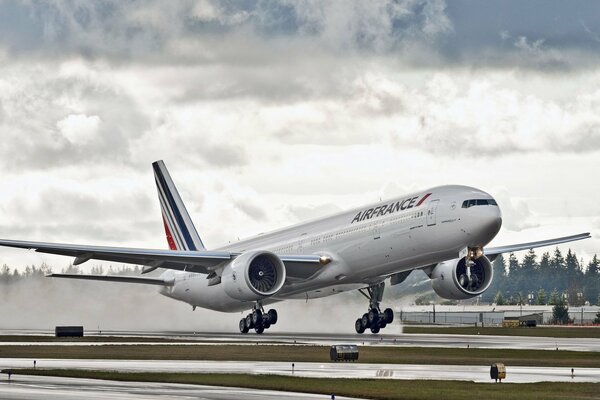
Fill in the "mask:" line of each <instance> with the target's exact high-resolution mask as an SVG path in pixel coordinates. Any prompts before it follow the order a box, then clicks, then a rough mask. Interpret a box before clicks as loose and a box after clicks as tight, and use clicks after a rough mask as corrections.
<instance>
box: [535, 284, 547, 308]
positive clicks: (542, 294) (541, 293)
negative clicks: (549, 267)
mask: <svg viewBox="0 0 600 400" xmlns="http://www.w3.org/2000/svg"><path fill="white" fill-rule="evenodd" d="M546 297H547V296H546V290H544V288H540V289H539V290H538V291H537V304H539V305H541V306H543V305H546Z"/></svg>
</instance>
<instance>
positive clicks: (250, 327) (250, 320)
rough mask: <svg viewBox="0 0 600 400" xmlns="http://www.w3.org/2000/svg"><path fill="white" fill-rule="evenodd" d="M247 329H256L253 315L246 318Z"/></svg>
mask: <svg viewBox="0 0 600 400" xmlns="http://www.w3.org/2000/svg"><path fill="white" fill-rule="evenodd" d="M246 327H247V328H248V330H250V329H252V328H254V322H253V321H252V314H248V315H247V316H246Z"/></svg>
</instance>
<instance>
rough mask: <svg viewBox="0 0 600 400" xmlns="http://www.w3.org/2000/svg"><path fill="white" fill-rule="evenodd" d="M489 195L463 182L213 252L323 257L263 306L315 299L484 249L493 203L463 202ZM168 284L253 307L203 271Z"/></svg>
mask: <svg viewBox="0 0 600 400" xmlns="http://www.w3.org/2000/svg"><path fill="white" fill-rule="evenodd" d="M472 199H479V200H487V199H489V200H493V198H492V197H491V196H490V195H489V194H487V193H485V192H483V191H481V190H479V189H475V188H472V187H467V186H440V187H435V188H431V189H428V190H425V191H421V192H417V193H412V194H408V195H405V196H401V197H398V198H395V199H391V200H387V201H382V202H379V203H376V204H371V205H367V206H364V207H360V208H357V209H353V210H350V211H346V212H343V213H340V214H336V215H332V216H329V217H326V218H322V219H318V220H314V221H310V222H306V223H302V224H298V225H294V226H291V227H289V228H285V229H281V230H277V231H274V232H270V233H266V234H262V235H258V236H256V237H253V238H250V239H246V240H242V241H239V242H236V243H235V244H230V245H227V246H224V247H222V248H220V249H218V250H227V251H232V252H244V251H249V250H268V251H272V252H274V253H276V254H319V255H328V256H330V258H331V260H332V261H331V262H330V263H328V264H326V265H324V266H322V267H320V269H319V270H318V271H317V272H316V273H314V274H313V275H312V276H310V277H309V278H308V279H302V280H297V281H290V282H287V283H286V285H285V286H284V287H283V288H282V289H281V290H280V291H279V292H278V293H277V294H276V295H275V296H274V297H273V298H269V299H265V300H263V303H264V304H268V303H272V302H275V301H281V300H285V299H294V298H301V299H306V298H315V297H323V296H329V295H333V294H337V293H341V292H344V291H347V290H353V289H358V288H363V287H365V286H368V285H371V284H375V283H378V282H381V281H383V280H384V279H385V278H386V277H388V276H390V275H392V274H395V273H398V272H403V271H407V270H412V269H415V268H422V267H425V266H429V265H434V264H437V263H440V262H443V261H446V260H451V259H457V258H459V253H460V252H461V251H463V250H464V249H465V248H467V247H483V246H485V245H487V244H488V243H489V242H490V241H491V240H492V239H493V238H494V237H495V236H496V234H497V233H498V231H499V230H500V226H501V224H502V219H501V212H500V209H499V207H498V206H496V205H495V202H493V203H494V205H486V206H481V207H477V206H474V207H468V208H464V207H463V202H464V201H466V200H467V201H468V200H472ZM163 275H164V276H166V277H172V278H174V279H175V284H174V286H172V287H170V288H164V289H161V293H162V294H164V295H166V296H169V297H172V298H174V299H177V300H181V301H184V302H186V303H189V304H191V305H193V306H198V307H202V308H208V309H212V310H218V311H225V312H235V311H242V310H246V309H249V308H251V307H252V305H253V303H252V302H243V301H239V300H236V299H233V298H231V297H229V296H228V295H227V294H226V293H225V292H224V290H223V289H222V287H221V285H219V284H217V285H213V286H208V284H209V280H207V279H206V275H204V274H198V273H191V272H174V271H167V272H165V273H164V274H163Z"/></svg>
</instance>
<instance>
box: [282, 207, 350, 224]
mask: <svg viewBox="0 0 600 400" xmlns="http://www.w3.org/2000/svg"><path fill="white" fill-rule="evenodd" d="M287 208H288V209H289V211H290V212H291V213H292V215H293V216H294V217H295V220H296V221H299V222H302V221H307V220H311V219H314V218H320V217H325V216H327V215H330V214H335V213H337V212H340V211H341V210H342V208H340V207H339V206H338V205H336V204H321V205H313V206H295V205H290V206H288V207H287Z"/></svg>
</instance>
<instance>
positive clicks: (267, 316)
mask: <svg viewBox="0 0 600 400" xmlns="http://www.w3.org/2000/svg"><path fill="white" fill-rule="evenodd" d="M276 323H277V311H275V310H273V309H270V310H269V311H268V312H266V313H265V312H264V309H263V307H262V305H261V304H260V303H257V304H256V305H255V306H254V310H252V313H250V314H248V315H247V316H246V318H242V319H240V332H241V333H248V331H249V330H250V329H254V331H255V332H256V333H258V334H260V333H263V332H264V331H265V329H269V328H270V327H271V325H275V324H276Z"/></svg>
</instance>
